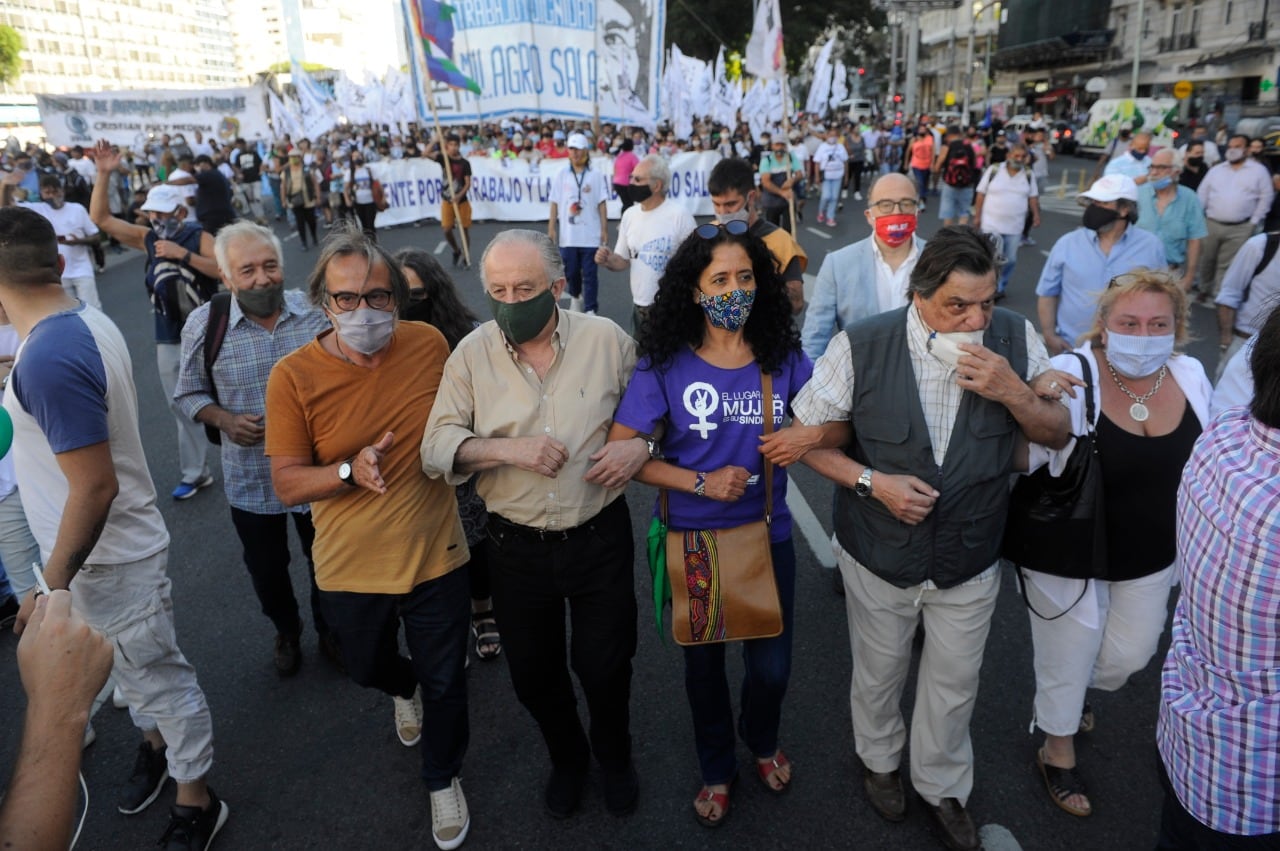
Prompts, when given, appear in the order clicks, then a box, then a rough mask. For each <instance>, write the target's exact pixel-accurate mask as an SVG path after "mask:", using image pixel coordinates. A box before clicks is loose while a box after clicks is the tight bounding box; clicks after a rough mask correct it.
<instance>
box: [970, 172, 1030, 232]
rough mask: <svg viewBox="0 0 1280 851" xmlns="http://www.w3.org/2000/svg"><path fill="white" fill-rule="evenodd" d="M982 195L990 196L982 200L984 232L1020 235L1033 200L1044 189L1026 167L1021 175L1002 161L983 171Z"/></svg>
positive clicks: (979, 183)
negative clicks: (1038, 185) (1037, 184)
mask: <svg viewBox="0 0 1280 851" xmlns="http://www.w3.org/2000/svg"><path fill="white" fill-rule="evenodd" d="M978 194H980V195H981V194H985V196H986V198H985V200H984V201H983V202H982V232H983V233H997V234H1010V233H1019V234H1020V233H1022V228H1023V225H1024V224H1025V222H1026V218H1027V208H1028V207H1029V206H1030V203H1031V199H1032V198H1038V197H1039V196H1040V190H1039V187H1037V186H1036V179H1035V177H1033V176H1032V175H1031V173H1030V172H1028V171H1027V170H1026V167H1025V166H1024V167H1023V169H1022V170H1021V171H1019V172H1018V173H1017V174H1010V173H1009V167H1008V166H1006V165H1005V164H1004V163H1001V164H1000V165H998V166H996V167H994V168H989V169H987V170H986V171H985V172H984V173H983V175H982V180H981V181H979V182H978Z"/></svg>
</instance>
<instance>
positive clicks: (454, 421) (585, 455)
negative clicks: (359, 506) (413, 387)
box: [421, 309, 636, 529]
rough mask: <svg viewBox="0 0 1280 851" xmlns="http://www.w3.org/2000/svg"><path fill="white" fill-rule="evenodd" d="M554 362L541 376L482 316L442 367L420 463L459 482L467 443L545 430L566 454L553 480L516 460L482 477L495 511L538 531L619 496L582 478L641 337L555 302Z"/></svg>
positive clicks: (480, 486) (578, 521)
mask: <svg viewBox="0 0 1280 851" xmlns="http://www.w3.org/2000/svg"><path fill="white" fill-rule="evenodd" d="M556 313H557V320H556V328H555V332H554V335H553V337H552V345H553V346H554V347H555V349H556V354H555V361H554V362H553V363H552V365H551V368H550V369H549V370H547V374H546V377H545V378H544V379H542V380H541V381H540V380H539V379H538V374H537V373H536V372H535V371H534V369H533V367H532V366H530V365H529V364H526V363H522V362H521V361H520V359H519V357H518V356H517V354H516V351H515V349H513V348H512V347H511V346H510V344H509V343H508V342H507V339H506V337H505V336H504V335H503V334H502V332H501V331H500V330H498V325H497V323H496V322H492V321H491V322H486V323H484V324H483V325H481V326H480V327H479V328H477V329H476V330H475V331H473V332H472V333H471V334H469V335H468V336H467V337H466V338H465V339H463V340H462V342H460V343H459V344H458V347H457V349H455V350H454V352H453V354H452V355H450V357H449V360H448V362H447V363H446V364H445V368H444V378H443V379H442V380H441V382H440V389H439V391H438V392H437V394H436V401H435V405H434V407H433V408H432V409H431V418H430V419H429V420H428V422H427V428H426V431H425V433H424V434H423V436H422V447H421V456H422V469H423V470H424V471H425V472H426V473H427V475H429V476H432V477H439V476H443V477H444V480H445V482H447V483H448V484H451V485H458V484H461V483H462V482H465V481H466V480H467V479H468V478H470V474H466V473H458V472H455V471H454V468H453V460H454V457H455V456H456V455H457V452H458V447H459V446H461V445H462V443H463V441H465V440H467V439H469V438H472V437H479V438H506V437H537V436H539V435H543V434H545V435H548V436H550V437H553V438H555V439H556V440H558V441H560V442H561V443H563V444H564V445H565V447H566V448H567V449H568V454H569V460H568V461H566V462H565V465H564V467H562V468H561V469H560V471H559V472H558V473H557V475H556V477H555V478H548V477H546V476H541V475H538V474H537V473H531V472H528V471H526V470H521V469H519V468H517V467H514V466H502V467H496V468H494V469H491V470H484V471H481V472H479V473H477V474H475V475H476V476H477V479H476V489H477V491H478V492H479V494H480V496H481V497H482V498H483V499H484V501H485V504H486V505H487V506H488V509H489V511H490V512H493V513H495V514H499V515H501V516H502V517H504V518H506V519H507V520H509V521H511V522H512V523H518V524H520V525H522V526H532V527H534V528H537V529H572V528H574V527H575V526H580V525H582V524H583V523H585V522H587V521H588V520H590V519H591V518H593V517H595V516H596V515H597V514H599V513H600V511H601V510H603V509H604V508H605V506H607V505H609V504H610V503H611V502H613V501H614V500H615V499H617V498H618V496H620V495H621V494H622V490H623V489H622V488H617V489H614V490H608V489H605V488H603V487H600V486H599V485H594V484H590V483H588V482H586V481H584V480H583V477H584V476H586V474H587V471H588V470H590V469H591V467H592V465H593V464H594V462H593V461H591V455H592V454H593V453H595V452H596V451H597V450H598V449H600V448H601V447H602V446H604V444H605V437H606V436H607V435H608V432H609V426H610V425H612V424H613V413H614V411H615V410H617V407H618V402H619V401H620V400H621V399H622V391H623V390H625V389H626V387H627V382H629V381H630V380H631V373H632V372H633V371H634V370H635V365H636V346H635V342H634V341H633V340H632V339H631V337H630V336H628V335H627V333H626V332H625V331H623V330H622V329H621V328H619V327H618V326H617V325H616V324H614V323H613V322H612V321H611V320H609V319H605V318H604V317H599V316H588V315H586V314H582V313H573V312H570V311H567V310H560V309H557V311H556Z"/></svg>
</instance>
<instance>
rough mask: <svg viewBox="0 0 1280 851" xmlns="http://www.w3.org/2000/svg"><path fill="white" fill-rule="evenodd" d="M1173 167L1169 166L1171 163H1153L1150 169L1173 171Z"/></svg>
mask: <svg viewBox="0 0 1280 851" xmlns="http://www.w3.org/2000/svg"><path fill="white" fill-rule="evenodd" d="M1173 169H1174V166H1171V165H1153V166H1151V170H1152V171H1173Z"/></svg>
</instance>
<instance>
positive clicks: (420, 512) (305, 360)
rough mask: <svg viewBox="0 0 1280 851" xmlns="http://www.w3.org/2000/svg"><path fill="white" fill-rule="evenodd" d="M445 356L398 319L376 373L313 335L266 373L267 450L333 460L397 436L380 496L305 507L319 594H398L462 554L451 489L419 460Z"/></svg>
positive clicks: (420, 329) (435, 336)
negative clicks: (311, 519) (335, 352)
mask: <svg viewBox="0 0 1280 851" xmlns="http://www.w3.org/2000/svg"><path fill="white" fill-rule="evenodd" d="M331 333H333V332H332V331H326V332H325V334H331ZM320 336H321V337H323V336H324V334H321V335H320ZM448 357H449V345H448V344H447V343H446V342H445V339H444V337H443V335H441V333H440V332H439V331H437V330H436V329H435V328H433V327H431V326H430V325H427V324H425V323H421V322H401V323H399V324H398V325H397V326H396V331H395V336H394V337H393V338H392V340H391V347H390V349H389V350H388V352H387V356H386V359H385V360H384V361H383V362H382V363H380V364H379V365H378V366H377V367H376V368H375V369H372V370H369V369H364V368H363V367H358V366H355V365H354V364H350V363H347V362H345V361H343V360H340V359H339V358H336V357H334V356H333V355H331V354H329V353H328V352H326V351H325V350H324V348H323V347H322V346H321V345H320V338H316V339H315V340H312V341H311V342H310V343H308V344H306V345H305V346H303V347H302V348H300V349H298V350H297V351H295V352H293V353H292V354H290V355H288V356H286V357H285V358H283V359H282V360H281V361H280V362H279V363H277V364H276V366H275V368H274V369H272V370H271V378H270V380H269V381H268V382H267V440H266V453H267V455H269V456H282V457H289V456H293V457H308V458H312V459H313V460H314V463H315V464H317V465H327V464H336V463H338V462H339V461H345V460H346V459H348V458H350V457H352V456H353V455H355V454H356V453H357V452H359V451H360V450H361V449H363V448H364V447H366V446H369V445H371V444H373V443H376V442H378V440H379V439H380V438H381V437H382V436H383V435H384V434H386V433H387V432H392V433H393V434H394V435H395V442H394V443H392V445H391V448H390V449H389V450H387V454H386V457H385V458H384V459H383V464H382V466H381V472H382V478H383V480H384V481H385V482H386V486H387V492H386V493H385V494H377V493H374V492H373V491H371V490H367V489H365V488H351V489H350V490H349V491H346V492H344V493H341V494H339V495H338V496H335V497H332V498H330V499H323V500H319V501H317V502H314V503H312V505H311V510H312V513H313V515H314V520H315V527H316V540H315V546H314V547H313V549H312V557H313V558H314V559H315V564H316V584H317V585H319V586H320V588H322V589H323V590H325V591H355V592H359V593H364V594H405V593H408V592H409V591H410V590H412V589H413V588H414V586H416V585H418V584H420V583H422V582H425V581H427V580H429V579H435V578H437V577H440V576H443V575H444V574H446V573H448V572H449V571H451V570H453V569H454V568H456V567H458V566H460V565H462V564H464V563H465V562H467V561H468V560H469V559H470V557H471V556H470V552H469V551H468V550H467V541H466V537H465V536H464V535H463V532H462V522H461V521H460V520H459V519H458V503H457V501H456V499H455V498H454V491H453V488H451V487H450V486H448V485H446V484H445V483H444V480H443V479H430V478H428V477H427V475H426V474H425V473H423V472H422V462H421V461H420V460H419V457H418V450H419V446H420V444H421V442H422V433H423V431H425V429H426V426H427V417H428V416H429V415H430V414H431V406H432V404H434V402H435V398H436V391H437V390H438V389H439V387H440V376H441V374H442V373H443V372H444V362H445V360H446V359H447V358H448Z"/></svg>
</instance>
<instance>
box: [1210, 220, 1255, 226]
mask: <svg viewBox="0 0 1280 851" xmlns="http://www.w3.org/2000/svg"><path fill="white" fill-rule="evenodd" d="M1209 221H1211V222H1213V223H1214V224H1215V225H1224V226H1225V227H1235V226H1236V225H1243V224H1247V223H1248V221H1249V220H1248V219H1241V220H1240V221H1238V222H1224V221H1223V220H1222V219H1209Z"/></svg>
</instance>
